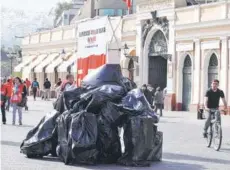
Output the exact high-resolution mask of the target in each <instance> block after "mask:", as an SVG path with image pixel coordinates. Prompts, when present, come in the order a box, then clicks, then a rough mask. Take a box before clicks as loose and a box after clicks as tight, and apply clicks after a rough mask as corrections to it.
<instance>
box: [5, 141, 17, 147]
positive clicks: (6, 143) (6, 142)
mask: <svg viewBox="0 0 230 170" xmlns="http://www.w3.org/2000/svg"><path fill="white" fill-rule="evenodd" d="M1 145H8V146H18V147H20V145H21V142H13V141H5V140H3V141H1Z"/></svg>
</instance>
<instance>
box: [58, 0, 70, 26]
mask: <svg viewBox="0 0 230 170" xmlns="http://www.w3.org/2000/svg"><path fill="white" fill-rule="evenodd" d="M72 6H73V4H72V3H69V2H59V3H57V7H56V8H55V19H54V23H56V22H57V19H58V18H59V17H60V16H61V15H62V13H63V11H65V10H69V9H71V8H72Z"/></svg>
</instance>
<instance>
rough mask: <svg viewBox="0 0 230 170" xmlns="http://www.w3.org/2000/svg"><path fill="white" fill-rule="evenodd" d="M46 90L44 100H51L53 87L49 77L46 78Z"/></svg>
mask: <svg viewBox="0 0 230 170" xmlns="http://www.w3.org/2000/svg"><path fill="white" fill-rule="evenodd" d="M43 86H44V90H45V95H44V100H50V88H51V83H50V81H49V80H48V78H46V80H45V82H44V84H43Z"/></svg>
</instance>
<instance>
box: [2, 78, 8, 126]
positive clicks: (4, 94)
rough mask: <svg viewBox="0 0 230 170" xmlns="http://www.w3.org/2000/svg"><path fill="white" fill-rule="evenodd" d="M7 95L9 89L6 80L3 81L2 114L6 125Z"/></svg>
mask: <svg viewBox="0 0 230 170" xmlns="http://www.w3.org/2000/svg"><path fill="white" fill-rule="evenodd" d="M6 94H7V88H6V84H5V83H4V80H2V81H1V112H2V123H3V124H6V107H5V104H6Z"/></svg>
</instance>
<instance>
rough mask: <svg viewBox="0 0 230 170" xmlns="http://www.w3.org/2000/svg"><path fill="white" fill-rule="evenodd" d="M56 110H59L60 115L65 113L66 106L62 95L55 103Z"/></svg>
mask: <svg viewBox="0 0 230 170" xmlns="http://www.w3.org/2000/svg"><path fill="white" fill-rule="evenodd" d="M53 106H54V109H55V110H57V111H58V112H59V113H60V114H62V113H63V112H64V111H65V105H64V94H63V93H62V94H60V95H59V97H58V98H57V100H56V101H55V102H54V103H53Z"/></svg>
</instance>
